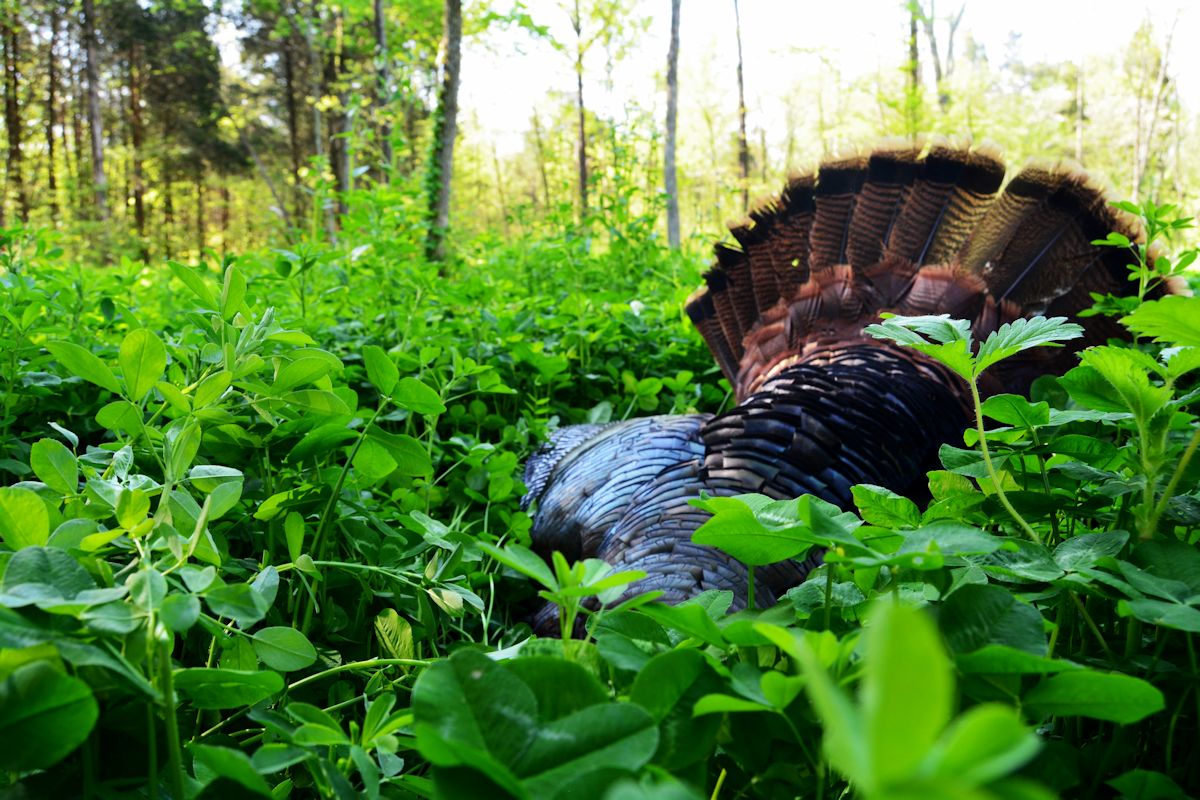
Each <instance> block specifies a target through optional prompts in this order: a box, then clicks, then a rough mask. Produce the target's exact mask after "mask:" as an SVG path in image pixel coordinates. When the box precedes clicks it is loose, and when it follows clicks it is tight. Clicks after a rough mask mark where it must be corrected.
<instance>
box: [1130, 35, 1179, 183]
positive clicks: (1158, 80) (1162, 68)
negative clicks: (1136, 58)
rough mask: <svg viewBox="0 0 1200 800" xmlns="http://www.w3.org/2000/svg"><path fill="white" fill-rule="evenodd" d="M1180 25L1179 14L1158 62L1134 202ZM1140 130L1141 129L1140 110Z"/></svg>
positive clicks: (1147, 163)
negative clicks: (1176, 33)
mask: <svg viewBox="0 0 1200 800" xmlns="http://www.w3.org/2000/svg"><path fill="white" fill-rule="evenodd" d="M1178 25H1179V13H1178V12H1176V14H1175V21H1174V22H1172V23H1171V30H1170V31H1169V32H1168V33H1167V41H1166V44H1164V45H1163V52H1162V57H1161V58H1160V59H1159V62H1158V73H1157V74H1156V75H1155V78H1154V94H1153V96H1152V100H1151V103H1150V119H1149V124H1148V126H1147V130H1146V135H1145V136H1144V137H1140V138H1141V140H1142V141H1141V144H1142V147H1141V150H1140V152H1137V153H1136V158H1137V162H1136V163H1135V165H1134V173H1133V178H1134V180H1133V200H1135V201H1136V200H1137V199H1138V197H1139V195H1140V194H1141V191H1142V183H1143V181H1144V179H1145V177H1146V172H1147V171H1148V170H1149V167H1150V153H1151V150H1152V149H1153V148H1154V134H1155V132H1156V131H1157V129H1158V112H1159V110H1160V109H1161V108H1162V100H1163V90H1164V89H1165V88H1166V85H1167V64H1168V62H1169V61H1170V58H1171V44H1172V42H1174V41H1175V28H1176V26H1178ZM1138 116H1139V120H1138V122H1139V128H1140V127H1141V125H1140V123H1141V120H1140V117H1141V113H1140V110H1139V114H1138Z"/></svg>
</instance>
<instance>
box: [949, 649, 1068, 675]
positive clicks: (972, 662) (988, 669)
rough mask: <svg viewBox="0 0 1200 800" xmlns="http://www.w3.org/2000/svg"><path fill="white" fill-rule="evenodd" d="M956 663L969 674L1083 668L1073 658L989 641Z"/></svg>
mask: <svg viewBox="0 0 1200 800" xmlns="http://www.w3.org/2000/svg"><path fill="white" fill-rule="evenodd" d="M954 663H955V664H956V665H957V666H958V669H959V671H960V672H962V673H963V674H965V675H969V674H992V675H1052V674H1054V673H1056V672H1066V671H1067V670H1073V669H1083V668H1082V667H1081V666H1079V665H1078V664H1075V663H1074V662H1071V661H1064V660H1062V659H1056V658H1046V657H1045V656H1039V655H1034V654H1033V653H1030V652H1028V651H1026V650H1018V649H1017V648H1015V647H1009V646H1008V645H1003V644H987V645H984V646H983V647H981V648H979V649H978V650H973V651H971V652H970V653H964V654H959V655H956V656H955V658H954Z"/></svg>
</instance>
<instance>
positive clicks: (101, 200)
mask: <svg viewBox="0 0 1200 800" xmlns="http://www.w3.org/2000/svg"><path fill="white" fill-rule="evenodd" d="M83 42H84V49H85V53H86V69H87V84H88V85H87V108H88V127H89V128H90V129H91V143H92V191H93V192H94V193H95V203H96V213H97V215H98V216H99V218H100V219H102V220H107V219H108V201H107V199H106V198H107V193H108V183H107V182H106V181H105V179H104V123H103V121H102V119H101V117H100V70H99V69H98V67H97V66H96V6H95V0H83Z"/></svg>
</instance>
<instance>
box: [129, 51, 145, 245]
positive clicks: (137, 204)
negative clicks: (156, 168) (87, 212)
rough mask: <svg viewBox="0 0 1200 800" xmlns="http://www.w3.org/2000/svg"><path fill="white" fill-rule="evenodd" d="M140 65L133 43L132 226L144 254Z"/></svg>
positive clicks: (130, 62) (130, 93)
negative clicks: (140, 241)
mask: <svg viewBox="0 0 1200 800" xmlns="http://www.w3.org/2000/svg"><path fill="white" fill-rule="evenodd" d="M141 81H142V65H141V46H140V45H137V44H134V45H133V46H131V47H130V48H129V142H130V146H131V148H132V150H131V153H130V155H131V156H132V158H133V226H134V230H136V231H137V235H138V238H139V239H142V240H143V242H142V252H143V255H144V254H145V249H146V247H145V241H144V239H145V236H146V179H145V172H144V168H143V165H142V156H143V149H144V147H145V139H146V131H145V128H144V126H143V123H142V91H141Z"/></svg>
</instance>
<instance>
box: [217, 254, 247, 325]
mask: <svg viewBox="0 0 1200 800" xmlns="http://www.w3.org/2000/svg"><path fill="white" fill-rule="evenodd" d="M245 299H246V278H245V276H243V275H242V271H241V270H240V269H238V268H237V267H236V266H235V265H233V264H230V265H229V266H228V267H227V268H226V269H225V280H224V282H223V283H222V284H221V318H222V319H224V320H225V321H226V322H229V321H230V320H231V319H233V318H234V317H235V316H236V315H237V313H238V312H239V311H241V310H242V307H243V306H244V305H245V303H244V301H245Z"/></svg>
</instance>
